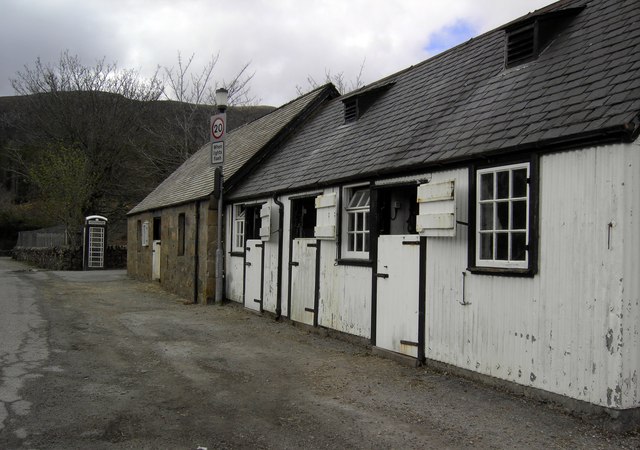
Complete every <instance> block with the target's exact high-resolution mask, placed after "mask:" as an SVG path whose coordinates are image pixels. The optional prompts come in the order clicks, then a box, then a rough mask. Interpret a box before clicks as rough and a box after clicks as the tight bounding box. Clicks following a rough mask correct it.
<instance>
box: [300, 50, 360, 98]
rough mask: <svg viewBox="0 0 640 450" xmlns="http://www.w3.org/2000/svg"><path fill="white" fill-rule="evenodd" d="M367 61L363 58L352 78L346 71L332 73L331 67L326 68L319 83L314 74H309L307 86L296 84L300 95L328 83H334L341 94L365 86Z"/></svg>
mask: <svg viewBox="0 0 640 450" xmlns="http://www.w3.org/2000/svg"><path fill="white" fill-rule="evenodd" d="M365 62H366V58H365V59H363V60H362V64H360V70H359V71H358V73H357V75H356V76H355V78H353V79H352V80H346V79H345V75H344V71H343V72H338V73H331V70H330V69H325V73H324V81H323V82H321V83H319V82H318V81H317V80H316V79H315V78H314V77H313V76H311V75H307V86H306V87H303V86H300V85H298V86H296V91H297V92H298V95H303V94H305V93H306V92H309V91H311V90H313V89H316V88H318V87H320V86H321V85H323V84H326V83H333V85H334V86H335V87H336V89H337V90H338V92H340V94H341V95H344V94H347V93H349V92H351V91H355V90H356V89H360V88H361V87H362V86H364V81H363V80H362V77H363V73H364V66H365Z"/></svg>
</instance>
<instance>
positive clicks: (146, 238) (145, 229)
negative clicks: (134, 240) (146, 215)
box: [140, 220, 149, 247]
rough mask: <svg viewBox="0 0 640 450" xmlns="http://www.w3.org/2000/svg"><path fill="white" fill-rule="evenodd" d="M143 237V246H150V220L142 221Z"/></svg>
mask: <svg viewBox="0 0 640 450" xmlns="http://www.w3.org/2000/svg"><path fill="white" fill-rule="evenodd" d="M140 234H141V236H140V237H141V239H142V246H143V247H148V246H149V221H148V220H145V221H144V222H142V231H141V233H140Z"/></svg>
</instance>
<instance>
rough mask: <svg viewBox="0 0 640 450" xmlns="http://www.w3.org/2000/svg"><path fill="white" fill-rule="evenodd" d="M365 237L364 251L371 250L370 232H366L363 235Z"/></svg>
mask: <svg viewBox="0 0 640 450" xmlns="http://www.w3.org/2000/svg"><path fill="white" fill-rule="evenodd" d="M363 238H364V251H365V252H368V251H369V234H368V233H365V234H364V235H363Z"/></svg>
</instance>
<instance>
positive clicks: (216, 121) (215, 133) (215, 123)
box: [211, 114, 226, 142]
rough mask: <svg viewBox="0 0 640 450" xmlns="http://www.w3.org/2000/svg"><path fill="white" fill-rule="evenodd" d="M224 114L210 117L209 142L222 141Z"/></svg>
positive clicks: (224, 123)
mask: <svg viewBox="0 0 640 450" xmlns="http://www.w3.org/2000/svg"><path fill="white" fill-rule="evenodd" d="M225 116H226V114H216V115H215V116H211V140H212V141H213V142H220V141H224V132H225V130H226V117H225Z"/></svg>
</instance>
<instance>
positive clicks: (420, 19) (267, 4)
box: [0, 0, 552, 106]
mask: <svg viewBox="0 0 640 450" xmlns="http://www.w3.org/2000/svg"><path fill="white" fill-rule="evenodd" d="M550 3H552V1H551V0H482V1H478V0H227V1H224V2H223V1H216V0H0V55H1V56H2V62H1V63H0V96H6V95H14V91H13V89H12V88H11V83H10V81H9V80H10V78H14V77H15V74H16V73H17V72H18V71H20V70H23V68H24V67H25V66H29V67H31V66H33V65H34V62H35V61H36V58H40V59H41V60H42V62H44V63H54V62H56V61H57V60H58V59H59V57H60V54H61V53H62V52H63V51H65V50H68V52H69V53H70V54H71V55H78V56H79V57H80V59H81V60H82V62H83V63H84V64H86V65H88V66H91V65H93V64H95V62H96V61H97V60H99V59H102V58H105V59H106V61H108V62H116V63H117V65H118V67H119V68H122V69H135V70H138V71H139V72H140V73H141V74H142V75H144V76H150V75H151V74H152V73H153V72H154V71H155V70H156V68H157V67H158V66H162V67H172V66H175V65H176V64H177V55H178V52H180V53H181V54H182V55H183V57H188V56H190V55H192V54H193V55H195V56H194V66H193V67H194V68H201V67H203V65H204V64H206V63H207V61H209V60H210V59H211V57H212V55H219V58H218V62H217V65H216V67H215V69H214V78H215V80H216V81H218V82H219V83H223V82H224V81H225V80H230V79H231V78H232V77H233V76H234V74H236V73H237V72H238V71H239V70H240V69H241V68H242V67H243V66H244V65H245V64H246V63H250V66H249V70H250V72H251V73H254V74H255V75H254V77H253V79H252V81H251V85H250V86H251V94H252V96H254V97H255V98H256V100H257V102H258V103H259V104H265V105H272V106H280V105H282V104H284V103H286V102H288V101H290V100H292V99H294V98H295V97H297V95H298V87H300V88H301V89H302V90H303V91H304V90H308V89H309V84H308V82H307V78H308V77H309V76H311V77H313V78H314V79H315V80H317V81H318V82H323V81H324V78H325V73H326V72H327V71H330V72H331V73H332V74H338V73H342V74H343V76H344V79H345V80H346V81H347V82H350V81H353V80H355V79H356V77H357V75H358V73H359V72H360V69H361V67H362V76H361V79H362V81H363V82H364V83H365V84H367V83H371V82H373V81H376V80H377V79H380V78H382V77H384V76H387V75H390V74H392V73H395V72H397V71H399V70H402V69H404V68H406V67H409V66H411V65H414V64H417V63H419V62H421V61H423V60H425V59H428V58H430V57H432V56H434V55H436V54H438V53H440V52H442V51H444V50H446V49H448V48H451V47H453V46H455V45H457V44H460V43H462V42H465V41H467V40H468V39H470V38H472V37H474V36H478V35H480V34H482V33H484V32H486V31H489V30H491V29H494V28H496V27H499V26H501V25H503V24H505V23H507V22H509V21H511V20H513V19H516V18H518V17H520V16H522V15H525V14H527V13H528V12H531V11H534V10H536V9H538V8H540V7H542V6H546V5H548V4H550Z"/></svg>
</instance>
